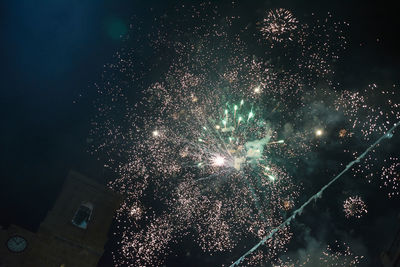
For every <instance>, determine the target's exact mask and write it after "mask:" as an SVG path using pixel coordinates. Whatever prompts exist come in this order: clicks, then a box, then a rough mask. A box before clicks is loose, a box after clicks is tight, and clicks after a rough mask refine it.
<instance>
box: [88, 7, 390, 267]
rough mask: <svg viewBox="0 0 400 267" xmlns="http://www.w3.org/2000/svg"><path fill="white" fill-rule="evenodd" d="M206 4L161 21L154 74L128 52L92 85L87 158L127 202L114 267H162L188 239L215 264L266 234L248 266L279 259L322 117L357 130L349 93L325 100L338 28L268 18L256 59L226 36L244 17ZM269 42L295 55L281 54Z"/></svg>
mask: <svg viewBox="0 0 400 267" xmlns="http://www.w3.org/2000/svg"><path fill="white" fill-rule="evenodd" d="M208 5H211V4H201V5H200V6H193V7H183V6H182V7H177V8H176V12H178V14H179V16H163V17H162V18H159V19H158V20H157V21H158V23H159V24H157V26H154V28H153V30H154V31H153V32H152V33H151V34H148V35H146V36H148V39H149V42H150V46H151V47H152V48H153V51H154V55H152V56H151V60H149V61H151V62H153V65H152V66H150V67H148V68H146V67H145V66H148V64H149V63H146V62H143V61H141V59H142V58H143V57H141V54H140V53H139V52H137V51H136V50H135V49H123V50H122V51H120V52H119V53H117V55H116V58H115V62H113V63H112V64H109V65H108V66H107V69H106V71H105V74H104V77H105V78H104V79H105V81H104V83H103V84H100V85H97V88H98V91H99V95H100V96H101V97H100V98H99V100H98V101H97V102H96V107H97V109H98V111H99V112H98V115H96V117H95V119H94V121H93V129H92V135H93V137H94V138H95V139H96V140H98V141H97V142H93V148H92V153H93V154H96V155H98V156H99V155H103V157H105V158H106V159H105V161H106V163H105V166H106V167H107V168H109V169H111V170H112V171H113V172H114V173H115V174H116V176H117V178H116V179H114V180H113V181H111V182H110V187H111V188H113V189H114V190H116V191H118V192H121V193H122V194H124V195H125V196H126V199H125V200H124V203H123V205H122V207H121V208H120V210H119V212H118V215H117V220H118V222H119V227H118V231H117V232H116V235H118V236H119V237H120V238H121V240H120V242H119V244H120V245H121V248H120V250H118V251H116V252H114V257H115V264H116V265H120V266H124V265H129V264H131V265H138V266H142V265H147V266H154V265H161V264H162V263H163V261H164V260H165V258H166V257H167V256H168V255H169V252H170V246H171V244H173V243H178V242H179V241H181V240H182V239H184V238H186V237H188V236H190V239H191V240H194V242H196V244H197V245H198V247H199V248H200V249H201V250H203V252H206V253H209V254H213V253H219V252H226V251H232V250H233V249H235V248H238V247H243V243H245V242H244V241H249V240H253V241H255V240H260V239H262V240H263V239H265V238H266V237H269V236H272V235H274V238H273V239H271V238H266V239H265V240H264V242H262V243H263V244H265V248H264V249H262V250H259V251H257V253H256V254H254V256H253V255H251V257H249V264H250V265H251V264H253V263H257V262H266V261H269V260H271V259H274V258H276V257H277V255H278V254H279V253H281V252H283V251H285V249H286V247H287V244H288V243H289V241H290V239H291V238H292V235H293V234H292V233H291V231H290V227H289V225H288V224H285V222H287V221H288V218H289V219H290V220H291V219H292V216H289V215H290V213H291V212H293V209H294V208H295V207H296V205H297V204H298V198H299V195H300V194H301V192H302V186H301V182H302V181H301V179H296V178H295V177H294V176H293V175H292V173H291V171H290V170H294V169H297V166H298V164H299V163H300V162H301V161H302V160H306V159H307V157H308V156H309V155H310V154H311V152H314V151H315V150H316V149H317V148H318V147H319V146H321V145H323V144H324V142H325V139H326V138H327V137H326V136H328V134H329V133H328V127H327V126H329V125H328V122H327V121H328V120H326V119H325V118H324V117H323V116H320V115H319V114H318V110H321V109H323V108H325V109H326V110H328V111H329V112H330V113H335V114H336V113H337V114H340V115H341V114H343V116H346V118H347V117H349V118H352V120H351V121H350V123H356V122H355V121H354V118H353V116H357V115H355V113H354V112H353V111H351V109H352V108H353V107H354V106H356V107H358V108H360V109H361V108H363V105H362V104H360V103H359V102H357V101H358V100H359V98H362V96H356V97H354V98H353V96H352V93H344V94H343V95H342V97H341V98H338V99H339V100H338V101H337V102H333V101H332V99H324V98H323V97H321V95H323V96H324V97H331V98H333V99H336V96H337V95H338V94H339V93H337V92H336V91H335V88H334V86H332V80H331V78H332V76H331V75H330V74H332V73H333V70H332V69H333V68H332V64H333V62H334V61H336V60H337V59H338V55H339V53H340V51H341V50H342V49H343V48H344V45H345V43H346V41H345V37H344V36H343V34H342V30H341V28H340V26H342V25H344V24H343V23H342V24H340V23H333V24H332V25H330V26H329V25H328V24H329V22H327V21H328V20H326V21H325V22H324V23H317V24H316V25H314V26H313V25H306V24H305V23H300V22H299V21H298V19H296V18H294V17H293V15H292V13H291V12H290V11H288V10H285V9H277V10H272V11H269V12H267V17H266V19H265V20H264V21H263V22H262V23H260V25H262V27H261V29H260V30H261V35H262V36H260V40H259V42H258V43H260V44H261V45H262V49H263V50H265V51H266V52H264V51H263V53H261V54H257V51H252V50H251V46H249V45H248V44H247V43H246V42H245V41H244V40H243V38H242V37H241V33H242V32H243V29H241V30H239V31H238V32H234V33H232V32H233V29H232V28H231V26H232V25H233V24H234V22H236V21H237V20H239V19H240V18H238V17H226V16H222V15H221V14H220V13H221V12H220V11H219V10H218V8H217V7H214V6H211V7H210V6H208ZM170 17H179V18H180V20H179V21H170ZM329 18H330V15H329ZM134 28H135V27H134ZM136 28H139V27H136ZM329 29H332V31H329ZM258 34H259V35H260V32H258ZM138 36H139V34H138ZM255 36H256V34H255ZM265 38H267V39H268V40H270V41H271V42H273V43H280V44H282V45H283V47H284V48H288V47H290V49H288V50H287V51H286V52H287V53H286V52H285V53H280V54H279V55H276V54H274V51H273V49H274V47H272V48H271V46H270V45H265ZM293 44H294V46H295V47H296V49H292V47H293V46H292V45H293ZM263 45H264V46H263ZM137 47H139V48H142V47H143V44H141V43H138V44H137ZM275 48H276V47H275ZM138 50H140V49H138ZM285 60H286V61H287V60H289V61H290V62H292V61H293V62H295V64H284V63H283V62H285ZM165 65H167V66H168V67H167V68H165ZM160 66H162V67H160ZM135 69H139V70H141V71H135ZM143 69H144V70H143ZM154 73H156V74H154ZM160 73H161V74H160ZM146 74H147V75H148V76H146ZM153 74H154V75H153ZM144 76H146V77H144ZM154 76H156V79H155V78H154ZM148 80H150V82H148ZM145 81H147V82H145ZM320 83H323V84H327V85H328V86H332V87H328V89H326V90H325V89H321V88H320V87H318V86H317V85H318V84H320ZM132 84H134V85H135V86H141V87H142V88H143V92H142V93H141V94H142V98H141V100H140V101H139V102H138V103H131V100H130V97H129V95H130V94H132V91H133V90H130V89H132V88H131V86H132ZM134 88H135V89H137V88H136V87H134ZM349 96H350V99H349V98H348V97H349ZM355 99H356V100H355ZM354 101H355V102H354ZM360 101H361V102H362V100H360ZM316 103H318V104H316ZM320 103H321V104H320ZM332 103H333V104H332ZM356 125H357V123H356ZM386 126H387V127H388V126H389V125H386ZM344 127H345V126H344ZM346 127H347V126H346ZM387 127H386V128H387ZM356 128H357V127H353V128H351V129H352V131H354V132H356V131H357V129H356ZM349 129H350V128H349ZM349 131H350V130H349ZM346 133H347V132H344V135H345V136H348V137H351V136H352V134H353V133H352V134H350V133H347V134H346ZM325 137H326V138H325ZM338 138H339V137H338ZM340 140H346V139H345V138H341V139H340ZM104 155H105V156H104ZM100 157H101V156H99V158H100ZM363 157H364V156H363ZM363 157H361V158H363ZM356 158H357V157H356ZM353 164H354V163H352V164H350V166H352V165H353ZM335 179H336V178H335ZM317 196H320V195H317ZM301 209H302V208H301ZM298 213H299V211H298V210H296V211H295V214H294V215H297V214H298ZM290 220H289V221H290ZM282 224H285V225H282ZM277 228H278V229H277Z"/></svg>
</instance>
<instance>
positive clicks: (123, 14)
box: [0, 0, 400, 266]
mask: <svg viewBox="0 0 400 267" xmlns="http://www.w3.org/2000/svg"><path fill="white" fill-rule="evenodd" d="M174 2H175V1H150V0H149V1H128V0H107V1H100V0H68V1H66V0H57V1H54V0H47V1H44V0H43V1H28V0H25V1H22V0H21V1H2V2H1V3H0V33H1V35H0V36H1V37H0V38H1V40H0V59H1V61H0V77H1V86H0V88H1V98H0V101H1V102H0V110H1V114H2V116H1V118H2V119H1V128H0V129H1V139H0V142H1V143H0V149H1V150H0V151H1V173H0V214H1V216H0V223H1V224H3V225H7V224H9V223H14V224H18V225H22V226H25V227H27V228H29V229H31V230H35V229H36V228H37V226H38V225H39V223H40V221H41V220H42V219H43V218H44V216H45V214H46V212H47V211H48V210H49V209H50V208H51V205H52V203H53V201H54V200H55V198H56V196H57V194H58V192H59V190H60V188H61V185H62V182H63V180H64V178H65V177H66V174H67V172H68V170H69V169H76V170H78V171H80V172H82V173H85V174H87V175H89V176H92V177H97V178H98V179H99V180H102V179H103V178H104V177H103V176H104V174H103V169H102V167H101V165H102V164H100V163H98V162H97V161H96V160H95V159H93V158H91V157H90V156H89V155H88V153H87V152H86V151H87V142H86V139H87V138H88V132H89V129H90V119H91V118H92V116H93V114H94V113H95V110H94V107H93V101H94V100H95V98H96V89H95V87H94V86H93V84H94V83H95V82H99V81H100V80H101V73H102V71H103V65H104V64H106V63H108V62H110V61H111V60H112V56H113V54H114V53H115V52H116V51H117V50H118V49H119V48H120V47H121V46H122V41H121V38H120V37H119V35H124V34H125V33H126V32H127V27H128V25H129V23H130V21H131V20H130V19H131V17H132V16H135V17H136V19H138V20H140V21H142V22H143V23H144V25H148V24H150V23H151V21H152V16H154V15H162V14H163V13H164V12H165V11H166V10H168V8H171V7H173V6H174V4H175V3H174ZM189 2H190V1H189ZM238 2H239V5H241V6H243V8H242V10H243V16H249V17H250V16H252V15H253V13H254V12H256V10H258V9H260V8H265V9H268V8H271V7H285V8H288V9H291V10H293V11H295V12H297V13H300V14H305V13H311V12H314V13H316V14H318V13H321V14H322V13H324V14H326V12H327V11H331V12H332V13H333V14H334V16H335V18H337V19H344V20H346V21H348V22H349V23H350V33H349V38H350V45H349V49H348V50H347V52H346V54H345V57H343V58H342V59H341V61H340V62H339V68H338V75H337V77H338V78H337V79H338V80H339V81H340V82H341V83H342V84H344V85H347V86H349V87H351V86H355V87H363V86H365V85H367V84H369V83H370V82H371V80H374V81H377V82H380V83H381V84H383V85H384V84H385V83H388V84H392V83H396V82H398V77H400V76H399V74H400V50H399V47H400V41H399V40H400V38H398V33H399V30H398V29H399V26H400V22H399V19H398V11H397V9H396V7H395V6H394V5H390V4H388V3H385V2H384V1H254V2H252V3H251V4H248V3H246V4H244V3H241V1H238ZM243 2H250V1H243ZM150 8H152V9H153V11H152V12H150ZM360 44H361V46H360ZM367 78H368V79H367ZM325 201H328V200H325ZM392 205H393V203H392ZM321 206H323V204H321ZM377 206H379V205H377ZM397 212H398V211H397ZM311 213H313V211H311ZM314 213H318V211H314ZM390 214H392V213H390ZM314 216H317V215H315V214H312V215H311V216H306V218H313V217H314ZM377 216H378V217H379V216H382V214H379V215H377ZM307 220H308V219H304V220H303V222H304V224H305V225H307V223H308V222H307ZM321 220H327V221H329V220H330V219H329V216H328V215H326V216H322V217H321ZM395 220H396V219H395V218H393V219H392V221H393V223H392V224H390V223H387V222H384V221H379V220H378V219H377V220H376V221H371V223H372V222H373V223H374V225H367V226H366V228H365V229H364V230H365V231H369V232H370V234H371V235H372V236H374V238H375V237H376V238H377V241H376V244H378V245H379V246H381V244H383V243H385V240H382V237H380V229H382V228H381V227H391V226H393V225H394V224H395ZM393 231H394V229H393ZM384 236H385V237H387V236H388V234H386V235H384ZM389 236H390V235H389ZM379 238H381V239H379ZM378 239H379V240H378ZM371 240H372V241H368V242H373V241H374V240H373V239H371ZM389 241H390V240H387V242H389ZM371 246H373V245H371ZM376 251H379V248H377V250H376ZM373 257H375V258H376V257H377V255H375V256H373ZM371 266H374V265H371Z"/></svg>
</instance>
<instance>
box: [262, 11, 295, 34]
mask: <svg viewBox="0 0 400 267" xmlns="http://www.w3.org/2000/svg"><path fill="white" fill-rule="evenodd" d="M298 24H299V22H298V21H297V19H296V18H295V17H294V16H293V14H292V12H290V11H289V10H286V9H284V8H278V9H274V10H270V11H268V13H267V16H266V18H264V20H263V21H262V23H261V29H260V31H261V33H262V34H263V36H264V38H266V39H268V40H270V41H272V42H283V41H285V40H290V41H291V40H293V35H294V33H295V30H296V29H297V28H298Z"/></svg>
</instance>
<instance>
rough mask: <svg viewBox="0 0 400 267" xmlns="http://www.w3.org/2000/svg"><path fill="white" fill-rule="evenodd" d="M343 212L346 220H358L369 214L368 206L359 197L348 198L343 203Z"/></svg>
mask: <svg viewBox="0 0 400 267" xmlns="http://www.w3.org/2000/svg"><path fill="white" fill-rule="evenodd" d="M343 211H344V214H345V216H346V218H350V217H355V218H357V219H360V218H361V217H362V216H363V215H364V214H367V212H368V211H367V205H366V204H365V203H364V201H363V200H362V199H361V197H359V196H353V197H348V198H347V199H346V200H345V201H344V202H343Z"/></svg>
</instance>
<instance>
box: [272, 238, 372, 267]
mask: <svg viewBox="0 0 400 267" xmlns="http://www.w3.org/2000/svg"><path fill="white" fill-rule="evenodd" d="M301 258H302V259H301V260H293V259H289V258H288V259H286V260H283V259H278V260H277V262H276V263H273V266H274V267H295V266H299V267H311V266H321V265H323V266H327V267H334V266H349V267H350V266H359V265H360V263H361V262H362V260H363V258H364V257H363V256H359V255H354V253H353V252H352V251H351V249H350V247H349V246H347V245H346V243H343V244H340V243H339V242H338V241H335V243H334V245H333V246H330V245H328V246H327V247H326V248H325V249H321V250H317V251H312V252H311V254H306V255H302V256H301Z"/></svg>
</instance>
